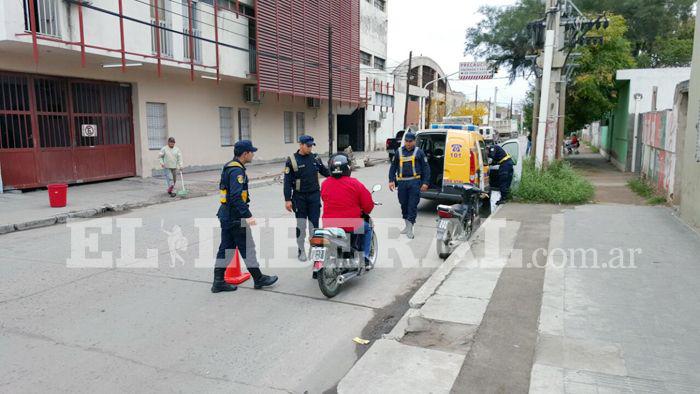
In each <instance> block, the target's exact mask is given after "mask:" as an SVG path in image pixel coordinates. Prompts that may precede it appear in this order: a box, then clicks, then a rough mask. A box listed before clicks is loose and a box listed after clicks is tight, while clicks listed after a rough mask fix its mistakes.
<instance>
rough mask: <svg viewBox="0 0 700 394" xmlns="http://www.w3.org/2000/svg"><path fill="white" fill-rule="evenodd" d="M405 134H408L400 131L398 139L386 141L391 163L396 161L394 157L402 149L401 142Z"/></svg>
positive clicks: (397, 134)
mask: <svg viewBox="0 0 700 394" xmlns="http://www.w3.org/2000/svg"><path fill="white" fill-rule="evenodd" d="M404 133H406V131H405V130H399V132H398V133H396V138H387V139H386V151H387V153H388V154H389V161H390V162H392V161H394V155H395V154H396V150H397V149H399V148H400V147H401V140H402V139H403V135H404Z"/></svg>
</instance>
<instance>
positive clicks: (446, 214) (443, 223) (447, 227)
mask: <svg viewBox="0 0 700 394" xmlns="http://www.w3.org/2000/svg"><path fill="white" fill-rule="evenodd" d="M452 187H454V188H456V189H458V190H459V191H460V192H461V195H462V202H461V203H460V204H454V205H438V207H437V213H438V216H439V219H438V226H437V236H436V242H437V245H436V246H437V252H438V256H440V258H441V259H446V258H448V257H449V256H450V255H451V254H452V252H454V250H455V249H456V248H457V246H459V244H461V243H462V242H464V241H466V240H468V239H469V237H471V235H472V233H473V232H474V230H475V228H476V222H477V220H478V218H479V210H480V208H481V198H480V197H481V195H482V194H483V193H484V191H483V190H481V189H479V188H478V187H477V186H475V185H473V184H465V185H461V186H460V185H454V186H452Z"/></svg>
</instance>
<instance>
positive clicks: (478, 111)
mask: <svg viewBox="0 0 700 394" xmlns="http://www.w3.org/2000/svg"><path fill="white" fill-rule="evenodd" d="M488 112H489V111H488V108H486V106H485V105H483V104H478V105H477V106H476V108H475V107H474V104H464V105H462V106H461V107H459V108H457V109H456V110H454V111H453V112H452V113H451V114H450V116H471V117H472V119H473V121H474V124H475V125H477V126H479V125H481V124H482V123H483V121H484V118H485V117H486V115H488Z"/></svg>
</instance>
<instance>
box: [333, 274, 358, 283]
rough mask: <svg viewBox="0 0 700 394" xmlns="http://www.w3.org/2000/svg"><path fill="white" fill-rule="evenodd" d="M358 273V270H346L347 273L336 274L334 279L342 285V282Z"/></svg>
mask: <svg viewBox="0 0 700 394" xmlns="http://www.w3.org/2000/svg"><path fill="white" fill-rule="evenodd" d="M358 273H359V271H352V272H348V273H347V274H343V275H338V277H337V278H336V281H337V282H338V284H339V285H342V284H343V283H345V282H347V281H348V280H350V279H352V278H354V277H356V276H357V274H358Z"/></svg>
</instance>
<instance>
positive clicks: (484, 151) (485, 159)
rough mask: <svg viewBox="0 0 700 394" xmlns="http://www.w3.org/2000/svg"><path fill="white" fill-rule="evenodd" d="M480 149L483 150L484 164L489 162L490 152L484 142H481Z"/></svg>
mask: <svg viewBox="0 0 700 394" xmlns="http://www.w3.org/2000/svg"><path fill="white" fill-rule="evenodd" d="M479 149H481V157H482V158H483V160H484V162H488V158H489V152H488V151H487V150H486V144H485V143H484V141H479Z"/></svg>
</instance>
